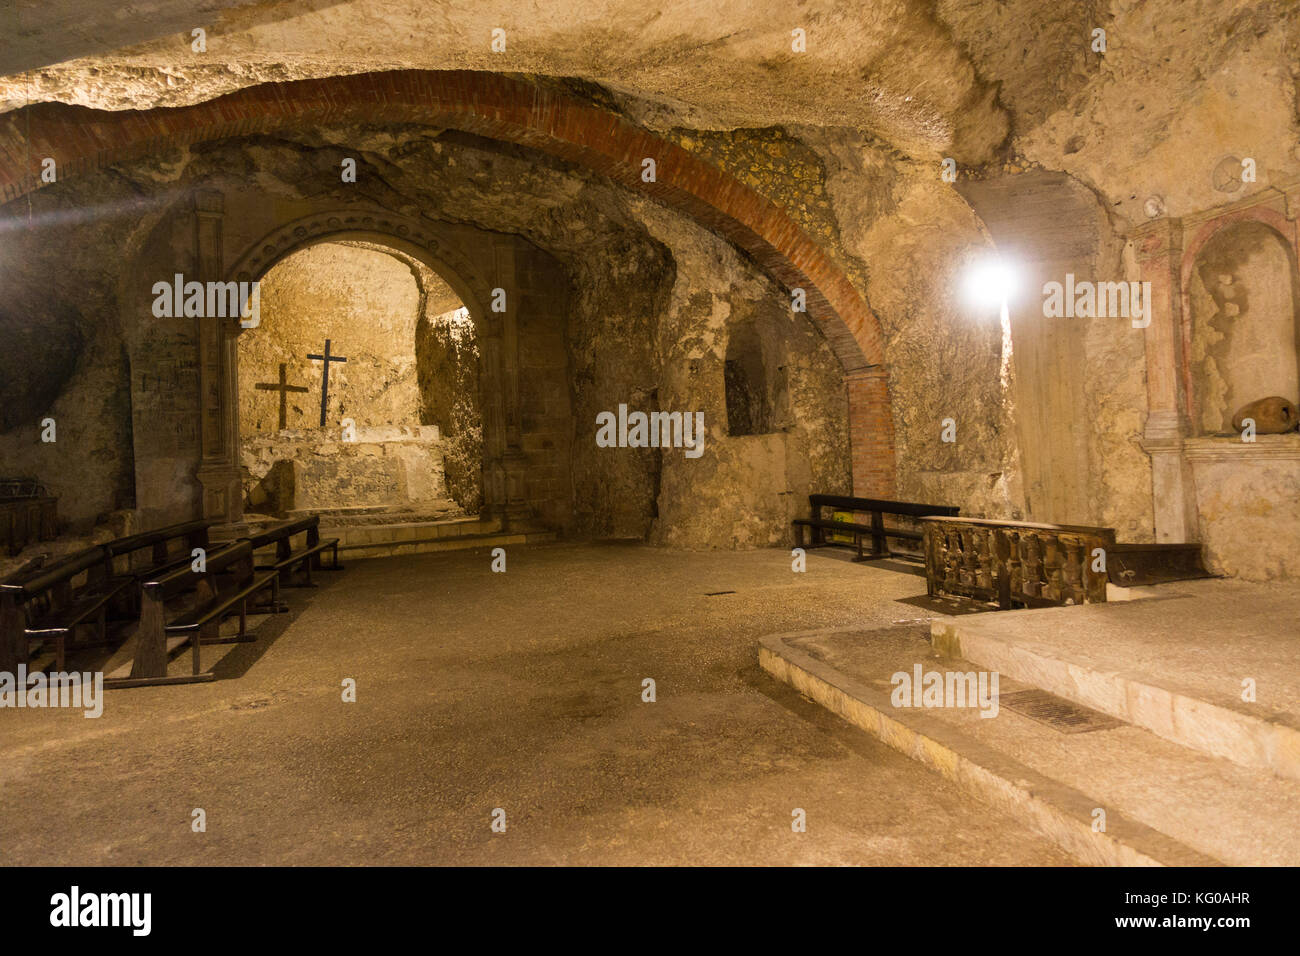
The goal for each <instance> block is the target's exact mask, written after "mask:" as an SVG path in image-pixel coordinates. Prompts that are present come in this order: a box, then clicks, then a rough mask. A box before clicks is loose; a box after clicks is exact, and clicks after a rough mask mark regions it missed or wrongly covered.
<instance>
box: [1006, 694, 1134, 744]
mask: <svg viewBox="0 0 1300 956" xmlns="http://www.w3.org/2000/svg"><path fill="white" fill-rule="evenodd" d="M998 705H999V706H1001V707H1005V708H1007V709H1008V710H1013V711H1015V712H1016V713H1017V714H1021V715H1023V716H1025V717H1028V718H1029V719H1030V720H1036V721H1038V723H1040V724H1046V725H1047V726H1048V727H1051V728H1052V729H1053V730H1059V731H1060V732H1061V733H1063V734H1086V733H1088V732H1089V731H1093V730H1113V729H1115V728H1116V727H1122V726H1123V725H1124V722H1123V721H1122V720H1116V719H1115V718H1114V717H1108V716H1107V715H1105V714H1101V713H1098V712H1097V711H1095V710H1089V709H1088V708H1086V707H1080V706H1079V705H1078V704H1075V703H1071V702H1070V701H1068V700H1066V699H1065V698H1064V697H1057V696H1056V695H1055V694H1049V693H1048V692H1047V691H1045V690H1018V691H1015V692H1014V693H1011V694H999V695H998Z"/></svg>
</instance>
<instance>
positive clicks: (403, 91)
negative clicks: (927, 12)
mask: <svg viewBox="0 0 1300 956" xmlns="http://www.w3.org/2000/svg"><path fill="white" fill-rule="evenodd" d="M348 122H367V123H374V122H392V123H415V124H421V125H426V126H435V127H437V126H442V127H450V128H454V129H460V130H465V131H467V132H470V133H475V134H477V135H481V136H485V137H488V138H491V139H496V140H501V141H505V142H510V143H515V144H518V145H521V146H525V147H529V148H532V149H536V150H538V151H540V152H543V153H546V154H548V155H551V156H554V157H557V158H559V159H562V160H566V161H568V162H572V163H575V164H577V165H580V166H583V167H586V168H589V169H592V170H594V171H596V172H598V173H600V174H602V175H604V176H606V177H608V178H609V179H611V180H613V181H615V182H618V183H620V184H622V185H624V186H627V187H629V188H631V189H634V190H636V191H638V192H642V193H644V194H645V195H647V196H649V197H650V198H653V199H655V200H656V201H658V202H661V203H662V204H664V205H666V206H669V207H671V208H675V209H678V210H680V211H682V212H684V213H686V214H687V215H689V216H691V217H692V218H693V219H695V220H696V221H698V222H699V223H701V224H702V225H703V226H705V227H706V228H707V229H709V230H710V231H712V232H714V233H716V234H718V235H720V236H722V237H724V238H726V239H728V240H729V241H731V242H732V243H734V244H735V245H736V246H738V247H739V248H741V249H743V250H744V251H745V252H747V253H748V254H749V255H750V256H751V257H752V258H753V259H754V260H755V261H756V262H757V263H758V264H759V265H760V266H761V267H762V268H764V269H765V270H766V271H767V272H769V273H770V274H771V275H772V276H774V277H775V278H776V279H777V280H778V281H780V282H782V283H783V284H785V285H786V286H787V287H789V288H795V287H798V288H803V289H804V290H805V291H806V305H807V311H808V315H809V317H810V318H811V319H812V320H813V321H814V322H816V323H817V325H818V326H819V327H820V328H821V330H822V331H823V333H824V334H825V335H826V338H827V341H828V342H829V344H830V346H831V348H832V350H833V351H834V353H835V355H836V357H837V358H838V359H839V361H840V363H841V365H842V366H843V368H844V371H845V373H846V380H847V391H848V402H849V411H850V429H851V434H852V444H853V459H854V462H853V473H854V485H855V487H856V488H857V490H858V491H859V492H860V493H864V494H867V493H869V494H875V495H885V494H890V493H892V491H893V486H894V448H893V420H892V414H891V411H890V399H889V389H888V382H887V376H886V374H885V369H884V348H883V338H882V335H881V331H880V326H879V323H878V322H877V320H876V317H875V316H874V315H873V314H872V312H871V310H870V308H869V307H868V306H867V303H866V302H865V301H864V300H863V298H862V297H861V296H860V295H859V294H858V292H857V290H856V289H855V288H854V287H853V285H852V283H851V282H850V281H849V279H848V277H847V276H846V275H845V274H844V272H843V270H842V269H840V268H839V267H838V266H837V265H835V263H834V262H833V261H832V260H831V259H830V257H829V256H828V255H827V254H826V252H825V251H824V250H823V249H822V248H821V247H820V246H819V245H818V243H817V242H816V241H814V240H813V239H812V238H811V237H810V236H808V235H807V234H806V233H805V232H804V231H803V229H801V228H800V227H799V225H798V224H797V223H796V222H794V220H793V219H791V218H790V217H789V216H788V215H787V214H786V213H785V212H784V210H782V209H781V208H780V207H779V206H777V205H775V204H774V203H772V202H771V201H769V200H768V199H766V198H764V197H763V196H761V195H760V194H759V193H757V192H756V191H754V190H753V189H750V188H749V187H748V186H746V185H745V184H743V183H741V182H740V181H739V180H737V179H735V178H734V177H732V176H730V175H729V174H728V173H726V172H724V171H723V170H721V169H719V168H718V167H716V166H714V165H712V164H710V163H708V162H706V161H705V160H703V159H701V158H699V157H698V156H696V155H694V154H692V153H691V152H689V151H687V150H685V149H682V148H681V147H679V146H677V145H676V144H674V143H671V142H669V141H667V140H665V139H663V138H662V137H660V136H657V135H655V134H654V133H652V132H650V131H649V130H645V129H642V128H640V127H638V126H635V125H633V124H631V123H629V122H627V121H625V120H623V119H622V118H621V117H619V116H617V115H616V114H614V113H612V112H609V111H606V110H602V109H599V108H597V107H594V106H591V105H588V104H586V103H583V102H580V101H578V100H576V99H574V98H572V97H570V96H567V95H566V94H564V93H563V92H560V91H558V90H552V89H541V88H538V87H536V86H534V85H532V84H530V83H527V82H524V81H521V80H516V79H513V78H510V77H507V76H502V75H498V74H493V73H480V72H471V71H423V70H401V71H392V72H386V73H368V74H357V75H351V76H335V77H330V78H327V79H321V80H298V81H294V82H288V83H267V84H262V85H259V86H253V87H248V88H245V89H243V90H239V91H237V92H234V93H230V94H228V95H226V96H222V97H219V98H217V99H213V100H208V101H206V102H203V103H199V104H196V105H193V106H186V107H179V108H166V109H164V108H160V109H154V110H149V111H146V112H141V111H122V112H105V111H99V110H91V109H87V108H84V107H77V106H68V105H65V104H38V105H35V106H31V107H27V108H25V109H24V110H21V111H16V112H11V113H9V114H8V115H7V116H6V117H4V118H3V120H0V196H3V199H4V201H5V202H8V201H10V200H12V199H15V198H17V197H19V196H22V195H25V194H26V193H28V192H30V191H31V190H33V189H36V188H39V187H40V186H41V185H42V184H41V181H40V177H39V171H40V163H41V160H42V159H43V158H45V157H51V158H53V159H54V160H55V162H56V164H57V168H58V171H59V176H60V178H67V177H68V176H72V175H77V174H80V173H83V172H86V171H88V170H93V169H97V168H101V167H103V166H106V165H108V164H110V163H113V162H118V161H121V160H124V159H130V158H135V157H139V156H143V155H148V154H150V153H153V152H156V151H159V150H161V149H165V148H171V147H176V146H182V145H192V144H196V143H202V142H208V141H213V140H220V139H226V138H231V137H238V136H247V135H252V134H259V133H273V132H275V131H277V130H281V129H289V128H300V127H311V126H313V125H321V124H338V123H348ZM647 158H648V159H653V160H654V161H655V168H656V181H655V182H652V183H646V182H643V181H642V179H641V175H642V162H643V160H644V159H647Z"/></svg>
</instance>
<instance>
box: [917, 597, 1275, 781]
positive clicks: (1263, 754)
mask: <svg viewBox="0 0 1300 956" xmlns="http://www.w3.org/2000/svg"><path fill="white" fill-rule="evenodd" d="M970 624H971V622H967V621H961V620H936V621H934V622H933V624H932V625H931V630H930V643H931V644H932V645H933V646H934V648H935V650H937V651H939V652H940V653H942V654H945V655H947V656H949V657H960V658H964V659H965V660H968V661H971V662H972V663H975V664H978V665H980V666H981V667H985V668H988V669H990V670H996V671H998V672H1000V673H1003V674H1006V675H1007V676H1008V677H1010V678H1011V679H1012V680H1017V681H1021V682H1023V683H1026V684H1032V685H1033V686H1035V687H1040V688H1042V689H1043V690H1045V691H1048V692H1049V693H1052V694H1055V695H1056V696H1058V697H1064V698H1065V699H1066V700H1070V701H1073V702H1074V703H1076V704H1081V705H1083V706H1084V707H1090V708H1091V709H1093V710H1096V711H1100V712H1101V713H1103V714H1108V715H1110V716H1111V717H1115V718H1118V719H1119V720H1122V721H1124V722H1125V723H1128V724H1132V725H1133V726H1135V727H1141V728H1142V729H1143V730H1149V731H1150V732H1151V733H1153V734H1155V735H1156V736H1158V737H1163V738H1164V739H1165V740H1169V741H1172V742H1173V743H1176V744H1179V745H1181V746H1183V747H1187V748H1188V749H1190V750H1195V751H1197V752H1199V753H1204V754H1209V755H1210V756H1214V757H1223V758H1225V759H1227V760H1231V761H1232V762H1233V763H1236V764H1240V765H1241V766H1243V767H1254V768H1260V769H1265V770H1271V771H1272V772H1273V773H1275V774H1276V775H1277V776H1279V777H1285V778H1287V779H1291V780H1300V730H1297V729H1296V728H1294V727H1289V726H1287V725H1286V724H1283V723H1280V722H1278V721H1275V720H1270V719H1269V718H1268V717H1266V716H1256V715H1253V714H1247V713H1242V712H1241V711H1239V710H1233V709H1230V708H1228V707H1224V706H1222V705H1220V704H1215V703H1212V702H1210V701H1207V700H1204V699H1202V698H1198V697H1195V696H1192V695H1191V694H1190V693H1185V692H1181V691H1178V690H1174V689H1172V688H1169V687H1162V686H1160V685H1158V684H1156V683H1153V682H1151V681H1149V680H1139V679H1137V678H1136V677H1133V676H1129V675H1125V674H1121V673H1115V672H1111V671H1099V670H1096V669H1093V668H1092V667H1091V666H1089V665H1088V664H1085V663H1083V662H1081V661H1078V660H1074V659H1071V658H1069V657H1067V656H1060V657H1049V656H1047V655H1045V654H1041V653H1038V652H1037V651H1035V650H1032V649H1030V648H1028V647H1025V646H1023V645H1022V644H1019V643H1017V642H1015V641H1008V640H1002V639H999V638H998V637H995V636H993V635H990V634H986V633H982V632H981V628H982V627H983V626H984V625H977V626H974V627H972V626H970Z"/></svg>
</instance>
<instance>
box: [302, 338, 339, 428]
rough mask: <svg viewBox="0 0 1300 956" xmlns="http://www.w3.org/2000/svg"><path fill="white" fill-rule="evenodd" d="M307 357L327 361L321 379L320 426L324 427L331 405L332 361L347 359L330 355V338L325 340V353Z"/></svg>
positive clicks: (315, 360) (316, 360)
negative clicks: (328, 407)
mask: <svg viewBox="0 0 1300 956" xmlns="http://www.w3.org/2000/svg"><path fill="white" fill-rule="evenodd" d="M307 357H308V358H309V359H311V360H312V361H314V362H324V363H325V369H324V371H323V372H322V373H321V379H320V427H321V428H324V427H325V409H326V407H327V406H328V405H329V400H330V362H346V361H347V359H345V358H344V357H343V356H341V355H330V340H329V339H326V340H325V354H324V355H308V356H307Z"/></svg>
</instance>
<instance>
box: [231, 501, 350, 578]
mask: <svg viewBox="0 0 1300 956" xmlns="http://www.w3.org/2000/svg"><path fill="white" fill-rule="evenodd" d="M298 535H304V543H303V544H302V545H301V546H300V547H298V548H295V547H294V546H293V540H292V539H293V538H294V537H296V536H298ZM245 540H246V541H248V542H249V543H250V544H251V545H252V546H253V550H254V551H260V550H261V549H263V548H268V547H270V546H271V545H275V560H274V561H272V562H271V563H270V564H259V565H258V566H257V569H258V570H259V571H275V572H277V573H278V574H279V576H280V586H281V587H292V586H293V585H292V583H291V582H292V578H293V571H294V570H295V568H296V569H297V570H299V571H301V572H302V573H303V577H304V579H305V583H306V586H307V587H312V586H313V585H312V581H311V572H312V571H313V569H314V570H329V571H338V570H341V566H340V565H339V539H338V538H327V539H326V540H324V541H322V540H321V537H320V515H308V516H307V517H305V518H297V519H294V520H292V521H284V522H281V523H280V524H277V525H272V526H270V527H268V528H266V529H264V530H263V531H260V532H258V533H257V534H255V535H252V536H251V537H249V538H246V539H245ZM326 551H330V552H331V554H332V558H333V560H332V561H331V564H330V566H329V568H322V567H321V564H322V562H321V555H322V554H324V553H325V552H326Z"/></svg>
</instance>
